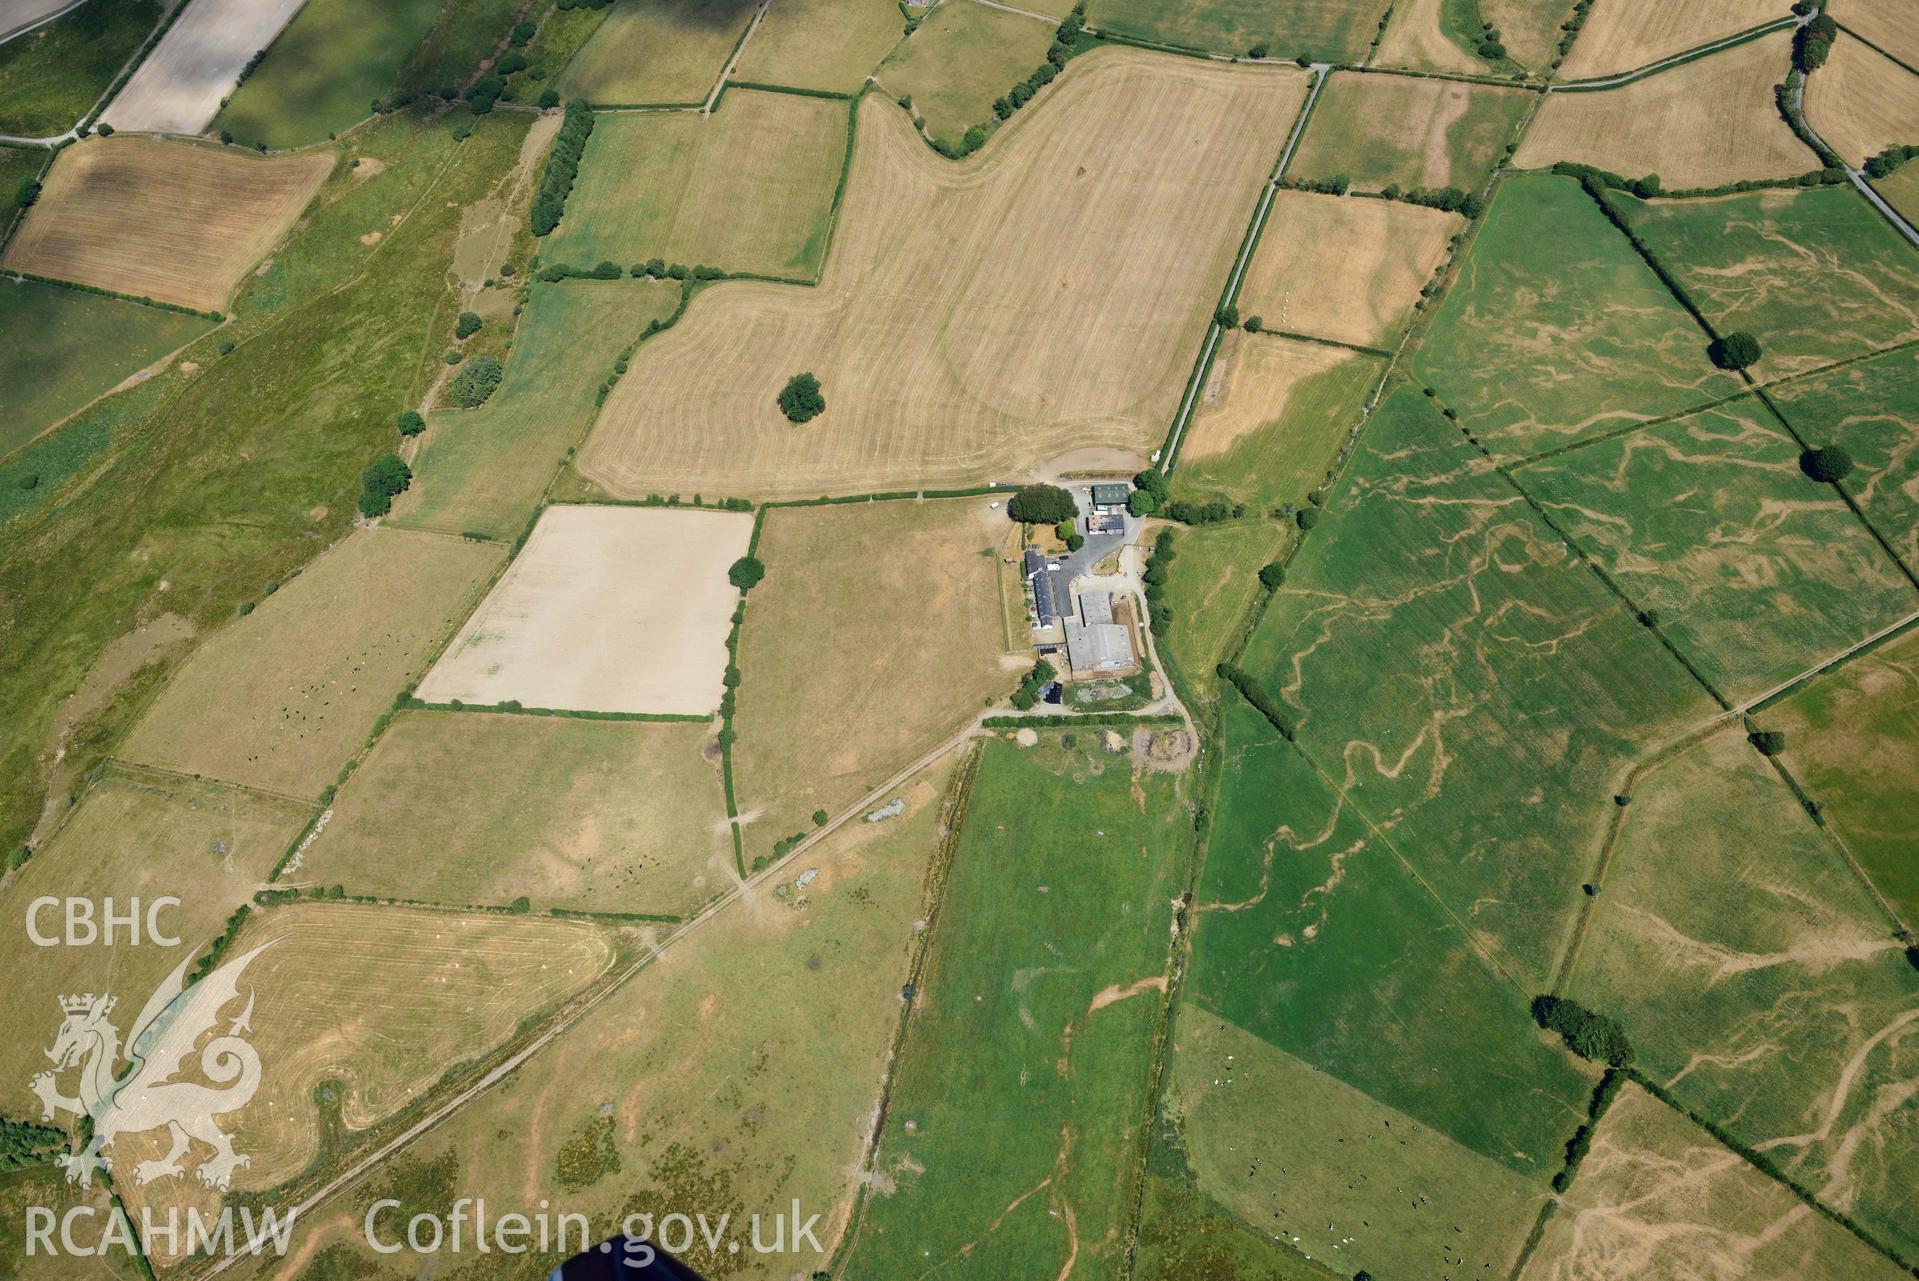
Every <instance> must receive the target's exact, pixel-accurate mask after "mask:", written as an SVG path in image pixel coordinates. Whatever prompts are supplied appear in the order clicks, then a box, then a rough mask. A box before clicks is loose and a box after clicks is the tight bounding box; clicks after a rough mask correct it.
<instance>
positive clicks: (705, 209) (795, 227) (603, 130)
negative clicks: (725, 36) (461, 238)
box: [541, 11, 897, 278]
mask: <svg viewBox="0 0 1919 1281" xmlns="http://www.w3.org/2000/svg"><path fill="white" fill-rule="evenodd" d="M895 12H897V11H895ZM850 110H851V107H850V106H849V105H848V104H847V103H844V102H835V101H832V100H830V99H825V98H812V97H802V96H800V95H798V94H790V93H756V92H753V91H751V90H746V89H731V90H728V91H727V93H726V95H725V96H724V97H723V98H721V99H720V105H719V110H717V111H715V112H714V113H713V114H712V115H710V116H707V115H701V114H700V113H698V112H691V111H672V112H665V111H655V112H634V113H625V114H616V115H604V114H603V115H601V116H600V117H599V118H598V120H597V121H596V123H595V124H594V126H593V136H592V137H591V138H589V139H588V140H587V144H586V155H585V158H584V159H583V161H582V162H581V165H580V179H579V182H578V183H577V184H576V185H575V186H574V189H573V194H572V195H571V196H570V197H568V199H567V202H566V217H565V219H564V220H563V221H562V222H561V223H560V226H559V229H558V230H557V231H556V232H555V233H554V234H553V235H552V236H551V237H549V238H548V240H547V245H546V247H545V248H544V249H542V250H541V253H542V255H543V256H544V257H545V258H547V259H549V260H551V261H554V262H568V263H578V264H581V265H591V264H593V263H597V262H600V261H602V260H606V259H611V260H612V261H614V262H616V263H620V264H622V265H625V264H628V263H636V262H643V261H645V260H647V259H649V258H656V257H657V258H664V259H666V261H667V262H669V263H680V264H683V265H685V266H689V267H690V266H697V265H700V264H706V265H709V266H714V267H723V268H725V269H726V270H727V271H731V272H750V273H756V274H759V275H766V276H784V277H789V278H808V277H812V276H815V275H817V274H818V273H819V269H820V262H821V260H822V259H823V258H824V257H825V255H826V240H827V231H828V229H829V227H830V226H831V215H832V210H833V192H834V189H835V188H836V187H837V186H838V185H839V178H840V170H841V168H842V167H843V166H844V164H845V161H846V148H847V143H848V132H847V118H846V117H847V112H848V111H850Z"/></svg>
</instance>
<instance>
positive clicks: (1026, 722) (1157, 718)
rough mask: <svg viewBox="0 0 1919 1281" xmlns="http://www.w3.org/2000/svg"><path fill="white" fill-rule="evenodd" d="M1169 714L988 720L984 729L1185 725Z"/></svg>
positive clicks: (1077, 714)
mask: <svg viewBox="0 0 1919 1281" xmlns="http://www.w3.org/2000/svg"><path fill="white" fill-rule="evenodd" d="M1185 723H1186V722H1184V721H1182V720H1181V719H1180V718H1179V717H1177V716H1175V715H1173V714H1172V713H1171V712H1080V713H1073V714H1068V713H1060V714H1058V715H1048V716H988V717H987V718H986V719H984V720H982V721H981V722H980V724H981V725H983V726H984V727H986V728H987V729H1072V728H1073V727H1074V726H1075V725H1184V724H1185Z"/></svg>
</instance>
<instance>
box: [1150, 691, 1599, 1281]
mask: <svg viewBox="0 0 1919 1281" xmlns="http://www.w3.org/2000/svg"><path fill="white" fill-rule="evenodd" d="M1228 697H1229V706H1228V708H1227V711H1226V717H1225V720H1224V722H1223V731H1224V736H1225V739H1226V742H1227V744H1228V748H1227V752H1226V757H1225V761H1224V765H1223V770H1222V775H1221V785H1220V791H1219V795H1218V798H1217V802H1216V805H1215V810H1214V822H1213V829H1212V832H1211V834H1210V836H1209V838H1208V842H1207V854H1206V866H1205V868H1204V870H1203V872H1202V875H1201V878H1200V884H1199V890H1198V906H1197V907H1196V909H1195V914H1194V933H1193V964H1192V970H1191V973H1190V975H1189V977H1188V982H1187V988H1186V996H1185V1002H1186V1008H1187V1009H1190V1010H1193V1011H1194V1012H1195V1014H1197V1013H1198V1012H1199V1011H1200V1010H1203V1011H1205V1012H1206V1013H1207V1014H1211V1015H1216V1016H1218V1017H1219V1018H1220V1019H1223V1020H1226V1021H1227V1022H1230V1023H1232V1024H1234V1025H1235V1026H1236V1027H1238V1028H1240V1029H1243V1030H1244V1031H1245V1032H1247V1033H1250V1034H1251V1035H1253V1036H1257V1037H1259V1038H1260V1039H1261V1040H1263V1041H1265V1042H1266V1043H1267V1044H1269V1045H1272V1046H1274V1047H1277V1048H1278V1049H1280V1050H1284V1051H1285V1052H1286V1053H1288V1054H1290V1055H1292V1056H1294V1057H1296V1058H1298V1059H1300V1060H1303V1061H1304V1062H1305V1063H1306V1064H1308V1065H1310V1066H1311V1067H1313V1068H1315V1069H1317V1070H1319V1071H1321V1072H1324V1073H1326V1074H1328V1075H1329V1076H1331V1077H1334V1078H1336V1079H1338V1080H1340V1081H1342V1082H1344V1083H1345V1084H1346V1085H1348V1086H1351V1087H1352V1088H1353V1089H1355V1090H1357V1091H1360V1092H1361V1093H1363V1094H1365V1095H1369V1096H1371V1097H1372V1098H1373V1099H1376V1100H1378V1101H1379V1103H1381V1104H1383V1105H1384V1106H1385V1107H1387V1108H1390V1109H1393V1110H1395V1111H1398V1112H1402V1113H1405V1114H1407V1115H1409V1116H1411V1117H1413V1118H1414V1119H1415V1120H1416V1121H1418V1122H1419V1123H1420V1124H1421V1125H1423V1126H1426V1127H1429V1128H1430V1129H1432V1130H1435V1131H1437V1132H1438V1133H1440V1134H1442V1135H1444V1136H1446V1137H1447V1138H1448V1139H1450V1140H1452V1141H1453V1142H1454V1143H1457V1144H1459V1145H1461V1146H1462V1147H1464V1148H1466V1149H1470V1150H1471V1151H1472V1152H1475V1153H1477V1154H1478V1155H1479V1156H1480V1157H1483V1158H1486V1159H1487V1160H1490V1161H1493V1162H1497V1163H1498V1164H1499V1165H1501V1166H1504V1167H1506V1170H1507V1171H1508V1173H1509V1174H1510V1175H1516V1176H1523V1177H1524V1178H1526V1179H1528V1180H1530V1181H1532V1182H1534V1183H1535V1184H1543V1183H1544V1182H1545V1180H1547V1179H1548V1178H1550V1177H1551V1174H1552V1172H1553V1171H1554V1170H1556V1169H1558V1167H1559V1162H1560V1158H1561V1155H1562V1152H1561V1145H1562V1144H1563V1143H1564V1142H1565V1140H1566V1139H1567V1138H1568V1137H1570V1135H1571V1132H1572V1129H1573V1126H1574V1125H1575V1124H1576V1122H1577V1120H1578V1117H1579V1114H1580V1113H1581V1111H1582V1110H1583V1108H1584V1105H1585V1098H1586V1094H1587V1091H1588V1089H1589V1085H1590V1082H1589V1080H1588V1079H1587V1077H1586V1076H1585V1074H1583V1073H1582V1072H1580V1071H1579V1070H1577V1069H1576V1068H1575V1067H1574V1065H1573V1061H1572V1060H1570V1059H1568V1058H1567V1057H1565V1056H1564V1055H1563V1054H1562V1053H1560V1052H1559V1051H1557V1050H1555V1049H1554V1048H1553V1047H1551V1046H1550V1045H1548V1044H1547V1043H1546V1042H1545V1041H1544V1040H1543V1039H1541V1038H1540V1037H1539V1036H1538V1035H1537V1034H1536V1032H1535V1030H1534V1029H1533V1027H1532V1022H1531V1019H1530V1018H1529V1017H1528V1013H1527V1005H1526V1003H1527V1001H1529V1000H1530V999H1531V996H1532V993H1533V990H1534V988H1533V985H1532V984H1530V983H1528V982H1527V981H1526V976H1524V975H1519V976H1513V975H1511V974H1509V973H1502V972H1501V970H1500V969H1499V968H1498V967H1497V965H1496V964H1495V962H1496V961H1499V960H1501V959H1503V958H1502V957H1501V956H1500V955H1499V954H1498V953H1494V954H1492V955H1489V954H1488V952H1489V947H1493V948H1496V947H1497V946H1498V945H1499V944H1500V943H1501V942H1502V941H1503V940H1502V939H1501V938H1500V936H1499V935H1497V934H1495V933H1494V932H1493V930H1492V929H1491V928H1489V927H1491V926H1496V925H1497V924H1499V922H1498V921H1497V920H1490V921H1489V920H1486V919H1484V917H1485V914H1483V913H1481V914H1477V915H1475V914H1473V913H1472V911H1471V908H1472V905H1471V904H1467V905H1465V907H1466V911H1464V912H1462V911H1461V910H1459V909H1457V908H1454V907H1453V906H1451V904H1450V903H1448V902H1446V901H1444V900H1443V898H1441V897H1436V896H1435V893H1434V887H1433V886H1432V885H1430V884H1422V883H1421V880H1420V877H1421V876H1422V875H1427V876H1431V875H1433V874H1434V870H1433V868H1432V861H1431V860H1430V859H1420V858H1419V856H1420V855H1421V854H1422V853H1423V851H1422V850H1420V849H1416V848H1415V847H1414V845H1413V842H1414V841H1415V840H1416V839H1417V836H1416V834H1415V833H1411V832H1407V831H1406V830H1405V829H1404V826H1403V825H1401V826H1400V827H1397V828H1395V829H1394V830H1393V831H1391V832H1388V833H1382V832H1380V831H1378V830H1377V829H1376V828H1374V827H1373V826H1372V825H1371V824H1369V822H1368V821H1367V818H1366V817H1365V816H1363V815H1362V812H1361V811H1360V810H1359V809H1357V808H1356V807H1355V806H1354V804H1353V803H1352V801H1351V800H1350V799H1342V798H1341V797H1340V795H1339V793H1338V792H1337V791H1336V790H1334V788H1333V787H1332V786H1330V785H1329V784H1328V783H1327V782H1326V781H1325V780H1324V779H1323V778H1322V777H1321V776H1320V774H1319V773H1318V772H1317V771H1316V770H1315V769H1314V768H1313V766H1312V765H1311V764H1310V763H1309V762H1308V761H1307V760H1306V759H1305V758H1304V757H1303V756H1302V755H1301V754H1300V752H1299V751H1298V750H1297V749H1296V748H1294V747H1292V746H1289V745H1287V744H1286V743H1284V742H1282V741H1281V740H1280V739H1279V737H1278V735H1277V734H1276V733H1275V732H1274V731H1273V730H1272V729H1271V727H1270V726H1268V725H1267V724H1266V722H1265V721H1264V720H1263V719H1262V718H1261V717H1260V716H1259V714H1258V713H1256V712H1254V711H1253V710H1252V709H1251V708H1250V707H1249V706H1247V705H1246V704H1245V703H1244V701H1243V700H1240V699H1239V698H1238V696H1237V695H1230V696H1228ZM1362 799H1364V798H1362ZM1526 843H1527V842H1525V841H1524V840H1523V839H1521V838H1515V839H1514V840H1513V841H1512V842H1511V845H1510V848H1512V849H1515V850H1517V849H1518V848H1520V847H1522V846H1523V845H1524V844H1526ZM1459 848H1462V849H1464V848H1465V847H1463V846H1462V847H1459ZM1494 856H1495V855H1494V854H1491V853H1488V854H1483V855H1482V854H1481V853H1479V852H1478V851H1477V850H1475V852H1474V853H1472V854H1471V855H1469V857H1472V858H1475V859H1480V858H1484V859H1487V860H1490V859H1491V858H1492V857H1494ZM1505 857H1507V858H1508V859H1509V860H1510V861H1513V862H1517V861H1519V859H1520V858H1522V857H1524V856H1523V855H1506V856H1505ZM1415 860H1417V862H1415V865H1414V866H1411V867H1409V866H1408V862H1414V861H1415ZM1498 874H1499V869H1493V870H1492V871H1490V872H1481V873H1480V879H1481V880H1482V882H1490V881H1493V880H1495V879H1496V878H1497V876H1498ZM1571 875H1573V876H1575V877H1576V876H1577V875H1578V872H1577V871H1576V870H1575V871H1573V872H1572V873H1571ZM1565 890H1566V894H1565V895H1563V896H1562V897H1563V898H1564V899H1565V901H1566V902H1567V903H1568V904H1570V902H1571V899H1572V897H1573V896H1575V895H1577V894H1578V888H1577V885H1576V884H1567V885H1566V886H1565ZM1488 892H1489V894H1491V893H1497V891H1496V890H1489V891H1488ZM1554 906H1556V904H1552V903H1547V904H1545V905H1542V906H1541V907H1540V908H1539V909H1538V910H1539V911H1540V912H1541V913H1542V914H1547V915H1549V916H1550V915H1554V914H1553V913H1552V912H1551V909H1552V907H1554ZM1442 1063H1443V1064H1445V1065H1446V1069H1445V1071H1444V1072H1435V1071H1434V1065H1435V1064H1442ZM1182 1071H1184V1069H1182ZM1299 1120H1300V1118H1299V1117H1298V1116H1296V1115H1295V1116H1292V1117H1291V1118H1290V1121H1289V1117H1288V1114H1287V1113H1286V1112H1285V1111H1283V1110H1280V1111H1279V1112H1277V1114H1276V1115H1275V1116H1274V1117H1273V1118H1272V1121H1271V1124H1273V1125H1276V1126H1283V1125H1287V1124H1289V1123H1294V1124H1296V1123H1297V1122H1298V1121H1299ZM1214 1133H1218V1131H1215V1132H1214ZM1193 1141H1194V1140H1193V1136H1191V1135H1189V1142H1193ZM1229 1142H1231V1138H1230V1136H1222V1137H1221V1138H1220V1139H1219V1140H1218V1144H1223V1143H1229ZM1218 1144H1216V1145H1215V1146H1218ZM1230 1159H1231V1158H1229V1157H1228V1156H1226V1155H1224V1154H1222V1153H1219V1152H1217V1151H1214V1152H1210V1153H1206V1154H1201V1153H1199V1152H1197V1151H1196V1152H1195V1153H1194V1156H1193V1162H1194V1166H1195V1168H1196V1169H1206V1168H1212V1169H1224V1168H1225V1163H1227V1162H1228V1161H1230ZM1240 1168H1241V1169H1242V1170H1243V1169H1244V1168H1245V1167H1244V1164H1243V1163H1242V1165H1241V1167H1240ZM1267 1173H1268V1174H1269V1175H1272V1176H1274V1177H1276V1176H1277V1175H1278V1169H1277V1167H1275V1169H1273V1170H1271V1171H1268V1172H1267ZM1375 1190H1377V1189H1375ZM1421 1191H1430V1189H1428V1188H1422V1189H1421ZM1215 1195H1219V1193H1218V1192H1216V1193H1215ZM1283 1203H1284V1202H1282V1204H1283ZM1326 1208H1327V1209H1331V1208H1332V1207H1331V1206H1330V1205H1328V1206H1327V1207H1326ZM1381 1209H1382V1212H1383V1210H1384V1207H1381ZM1321 1221H1322V1222H1324V1220H1323V1219H1322V1220H1321ZM1405 1226H1409V1225H1405ZM1295 1230H1297V1229H1295ZM1416 1274H1417V1275H1423V1273H1416Z"/></svg>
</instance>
